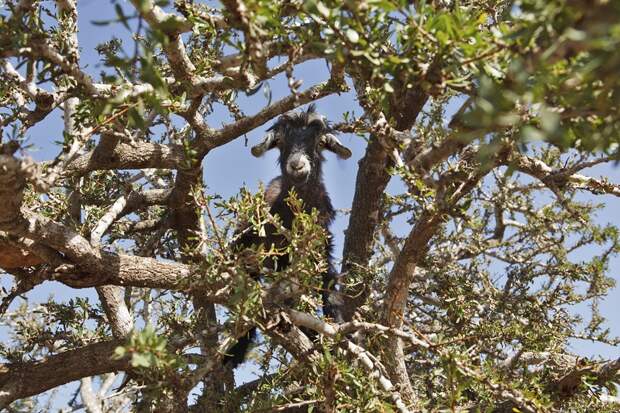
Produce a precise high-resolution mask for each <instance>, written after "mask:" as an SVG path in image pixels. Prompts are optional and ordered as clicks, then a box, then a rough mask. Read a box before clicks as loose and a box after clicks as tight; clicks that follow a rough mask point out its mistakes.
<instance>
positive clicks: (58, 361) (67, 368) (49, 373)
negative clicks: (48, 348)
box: [0, 340, 129, 407]
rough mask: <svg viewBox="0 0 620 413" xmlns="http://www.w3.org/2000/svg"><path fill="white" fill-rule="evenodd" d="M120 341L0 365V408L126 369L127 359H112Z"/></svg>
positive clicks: (127, 365) (127, 366) (120, 343)
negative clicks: (99, 375)
mask: <svg viewBox="0 0 620 413" xmlns="http://www.w3.org/2000/svg"><path fill="white" fill-rule="evenodd" d="M122 344H123V341H121V340H113V341H104V342H101V343H95V344H89V345H87V346H84V347H81V348H77V349H75V350H69V351H66V352H64V353H60V354H56V355H53V356H50V357H48V358H46V359H44V360H39V361H34V362H27V363H14V364H4V365H0V407H7V406H8V405H9V404H10V403H11V402H13V401H15V400H17V399H22V398H24V397H28V396H34V395H35V394H39V393H42V392H44V391H46V390H49V389H51V388H54V387H57V386H60V385H63V384H66V383H70V382H72V381H74V380H78V379H81V378H82V377H89V376H95V375H98V374H103V373H109V372H114V371H123V370H127V369H128V368H129V360H128V359H126V358H124V359H120V360H114V359H112V355H113V354H114V349H116V347H118V346H120V345H122Z"/></svg>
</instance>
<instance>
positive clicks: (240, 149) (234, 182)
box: [0, 0, 620, 374]
mask: <svg viewBox="0 0 620 413" xmlns="http://www.w3.org/2000/svg"><path fill="white" fill-rule="evenodd" d="M78 3H79V4H78V11H79V29H80V32H79V42H80V46H81V63H82V65H83V66H85V67H86V71H87V72H89V73H91V74H92V75H93V76H94V77H95V78H98V73H99V71H100V70H101V67H99V66H98V64H97V62H98V55H97V53H96V51H95V46H96V45H98V44H99V43H102V42H103V41H106V40H109V39H110V37H111V36H112V35H115V36H117V37H119V38H121V39H124V40H125V41H128V39H129V38H128V35H129V32H128V31H127V30H126V29H125V28H124V27H123V26H122V25H120V24H115V25H111V26H103V27H102V26H94V25H92V24H91V22H92V21H93V20H106V19H114V18H115V13H114V9H113V7H112V6H111V3H110V2H109V1H102V0H80V1H79V2H78ZM117 3H119V4H122V5H123V6H124V7H125V8H126V9H127V8H128V7H127V4H126V3H124V2H120V1H119V2H117ZM128 10H131V9H130V8H129V9H128ZM126 48H127V49H128V50H133V46H132V43H131V42H128V43H126ZM295 77H296V78H300V79H303V81H304V84H303V86H302V89H303V88H306V87H309V86H312V85H314V84H316V83H318V82H320V81H324V80H326V79H327V78H328V71H327V67H326V65H325V62H323V61H312V62H307V63H305V64H303V65H300V66H298V67H297V69H296V70H295ZM270 87H271V90H272V93H273V98H272V99H273V101H275V100H277V99H279V98H281V97H283V96H286V95H288V93H289V90H288V87H287V83H286V78H285V77H284V75H281V76H279V77H277V78H276V79H275V80H273V81H271V82H270ZM240 96H242V97H241V98H240V99H239V103H240V106H241V108H242V110H243V111H245V112H246V113H247V114H253V113H256V112H257V111H259V110H260V109H261V108H262V107H264V106H265V105H266V104H267V99H266V98H265V97H264V96H263V94H262V93H261V92H259V93H257V94H255V95H254V96H252V97H249V98H245V97H243V95H242V94H240ZM317 107H318V110H319V111H320V112H321V113H323V114H324V115H326V117H327V118H328V119H329V120H331V121H334V122H338V121H340V120H342V114H343V112H345V111H354V112H355V113H356V114H358V115H359V114H361V113H362V111H361V109H360V108H359V106H358V105H357V103H356V101H355V97H354V95H353V93H351V92H349V93H344V94H341V95H339V96H330V97H327V98H324V99H321V100H320V101H318V102H317ZM208 121H209V123H210V124H211V126H213V127H218V126H219V125H221V124H222V123H225V122H230V121H231V119H230V118H229V117H228V116H227V114H226V112H225V110H224V109H223V107H218V108H216V111H215V112H214V113H213V114H211V115H210V116H209V118H208ZM268 126H269V124H267V125H264V126H262V127H260V128H258V129H257V130H254V131H252V132H250V133H248V135H247V139H248V146H247V147H245V146H244V139H243V138H240V139H237V140H235V141H233V142H231V143H230V144H228V145H225V146H223V147H221V148H218V149H216V150H214V151H212V152H211V153H209V154H208V156H207V157H206V159H205V162H204V171H205V184H206V185H207V188H208V189H207V191H208V193H211V194H219V195H221V196H223V197H224V198H228V197H230V196H232V195H235V194H237V193H238V191H239V188H240V187H241V186H243V185H247V186H248V187H249V188H250V189H252V190H256V189H257V188H258V184H259V182H263V183H266V182H268V181H269V180H270V179H271V178H273V177H275V176H276V175H278V174H279V169H278V166H277V163H276V157H277V153H276V151H271V152H269V153H267V154H266V155H265V156H263V157H262V158H260V159H256V158H254V157H252V156H251V155H250V151H249V147H250V146H251V145H253V144H255V143H256V142H257V141H258V140H259V139H260V138H261V136H262V134H263V133H264V131H265V129H266V128H267V127H268ZM62 127H63V125H62V118H61V113H60V111H59V110H56V111H55V112H54V113H53V114H52V115H50V116H49V118H48V119H46V120H45V121H43V122H41V123H40V124H39V125H37V126H36V127H34V128H32V129H31V130H30V132H29V142H30V143H31V144H33V145H34V147H35V148H36V150H33V151H31V152H30V155H31V156H33V157H34V158H35V159H38V160H44V159H50V158H53V157H54V156H55V155H56V154H57V151H58V147H57V146H55V145H54V144H52V142H53V141H55V140H61V138H62ZM340 139H341V141H342V142H343V144H345V145H346V146H348V147H349V148H350V149H351V150H352V152H353V156H352V157H351V158H350V159H348V160H346V161H341V160H337V159H336V157H335V156H334V155H333V154H328V155H327V156H326V157H327V161H326V164H325V167H324V177H325V182H326V184H327V187H328V191H329V193H330V194H331V198H332V202H333V204H334V207H335V208H337V209H338V208H349V207H350V206H351V202H352V199H353V192H354V188H355V175H356V172H357V162H358V160H359V159H360V158H361V157H362V156H363V154H364V149H365V146H366V142H365V141H364V139H363V138H360V137H358V136H355V135H350V134H343V135H340ZM585 172H587V174H588V175H593V176H599V175H602V176H606V177H607V178H608V179H609V180H611V181H612V182H616V183H618V182H620V170H619V169H618V168H614V167H612V166H599V167H596V168H592V169H591V170H589V171H585ZM585 172H584V173H585ZM389 188H391V189H393V190H397V189H400V188H401V187H400V184H399V183H398V180H397V178H395V179H393V182H392V183H391V184H390V187H389ZM580 197H581V199H589V200H593V201H594V202H601V203H604V204H606V206H605V208H604V209H603V210H602V211H601V212H600V213H599V214H598V216H597V219H598V220H599V222H600V223H607V222H612V223H613V222H615V223H618V217H619V216H620V214H619V212H618V211H620V199H619V198H617V197H613V196H609V195H605V196H598V197H596V198H593V197H592V196H590V195H588V194H583V195H580ZM347 223H348V217H346V216H344V215H342V214H340V215H339V216H338V217H337V219H336V221H335V223H334V225H333V227H332V232H333V233H334V235H335V241H336V255H337V256H339V255H340V254H341V249H342V240H343V231H344V229H345V228H346V225H347ZM403 232H406V229H405V228H403ZM580 254H583V255H580V256H575V257H573V258H574V259H585V258H586V257H588V256H590V255H591V254H597V251H596V250H593V249H589V250H584V251H581V252H580ZM609 274H610V275H611V276H613V277H614V278H615V279H616V280H618V279H619V277H618V275H619V274H620V259H619V258H617V257H615V258H614V259H613V260H612V264H611V267H610V270H609ZM8 280H9V279H8V278H7V277H2V284H3V285H5V286H6V285H7V281H8ZM49 295H54V296H55V297H57V298H58V299H63V300H64V299H68V298H71V297H74V296H76V295H81V296H89V297H90V298H91V299H92V300H96V294H94V291H86V290H72V289H69V288H67V287H63V286H62V285H60V284H58V283H45V284H43V285H42V286H39V287H37V289H36V290H35V291H34V292H33V293H31V294H30V298H31V300H32V301H31V302H36V301H44V300H46V299H47V298H48V296H49ZM600 307H601V312H602V313H603V315H606V316H607V317H609V318H610V321H609V322H608V324H607V325H608V326H609V327H610V328H611V330H612V333H615V334H616V335H618V334H620V320H618V319H617V317H614V314H619V313H620V289H619V288H616V289H614V291H613V292H612V293H611V294H610V296H609V297H608V298H607V299H606V300H604V301H603V302H602V303H601V306H600ZM582 310H587V308H580V311H582ZM587 319H588V318H587V316H586V320H587ZM2 336H4V334H2V332H1V330H0V337H2ZM572 348H573V350H574V351H575V352H577V353H579V354H581V355H584V356H594V355H600V356H603V357H606V358H613V357H618V352H617V350H616V349H613V348H610V347H609V346H604V345H595V344H592V343H589V342H583V341H575V342H573V345H572ZM242 374H243V373H242Z"/></svg>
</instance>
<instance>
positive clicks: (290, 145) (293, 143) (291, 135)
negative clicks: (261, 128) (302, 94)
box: [252, 105, 351, 184]
mask: <svg viewBox="0 0 620 413" xmlns="http://www.w3.org/2000/svg"><path fill="white" fill-rule="evenodd" d="M273 148H278V149H279V150H280V159H279V161H280V168H281V169H282V175H283V176H284V177H285V178H286V179H288V180H289V181H291V182H293V183H294V184H304V183H306V182H310V181H313V180H314V179H320V176H321V162H322V161H323V155H322V151H323V150H328V151H331V152H334V153H335V154H336V155H338V157H339V158H341V159H347V158H349V157H350V156H351V151H350V150H349V149H348V148H346V147H345V146H344V145H343V144H342V143H340V141H339V140H338V139H337V138H336V136H334V135H333V133H332V130H331V129H330V127H329V124H328V123H327V122H326V121H325V118H323V116H321V115H320V114H318V113H316V111H315V108H314V105H310V107H309V108H308V110H307V111H306V112H289V113H286V114H284V115H282V116H280V118H279V119H278V121H277V122H276V123H275V124H274V125H273V126H272V127H271V128H269V130H268V133H267V135H266V136H265V138H264V139H263V140H262V142H261V143H259V144H258V145H256V146H254V147H252V155H254V156H256V157H258V156H261V155H262V154H263V153H265V152H266V151H268V150H270V149H273Z"/></svg>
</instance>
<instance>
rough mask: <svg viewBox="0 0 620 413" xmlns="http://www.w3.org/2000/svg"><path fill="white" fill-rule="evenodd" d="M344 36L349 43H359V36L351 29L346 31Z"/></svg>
mask: <svg viewBox="0 0 620 413" xmlns="http://www.w3.org/2000/svg"><path fill="white" fill-rule="evenodd" d="M345 34H346V36H347V39H349V41H350V42H351V43H357V42H359V41H360V35H359V34H358V33H357V32H356V31H355V30H353V29H347V31H346V32H345Z"/></svg>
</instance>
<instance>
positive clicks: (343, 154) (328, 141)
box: [321, 133, 351, 159]
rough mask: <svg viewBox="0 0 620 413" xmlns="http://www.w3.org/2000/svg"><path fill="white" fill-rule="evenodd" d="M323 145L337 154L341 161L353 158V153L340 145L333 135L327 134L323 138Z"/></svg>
mask: <svg viewBox="0 0 620 413" xmlns="http://www.w3.org/2000/svg"><path fill="white" fill-rule="evenodd" d="M321 143H322V144H323V147H324V148H325V149H327V150H328V151H331V152H333V153H335V154H336V155H338V157H339V158H340V159H349V158H350V157H351V151H350V150H349V148H347V147H346V146H344V145H343V144H342V143H340V141H339V140H338V138H336V137H335V136H334V135H332V134H331V133H326V134H325V135H323V136H322V137H321Z"/></svg>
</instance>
